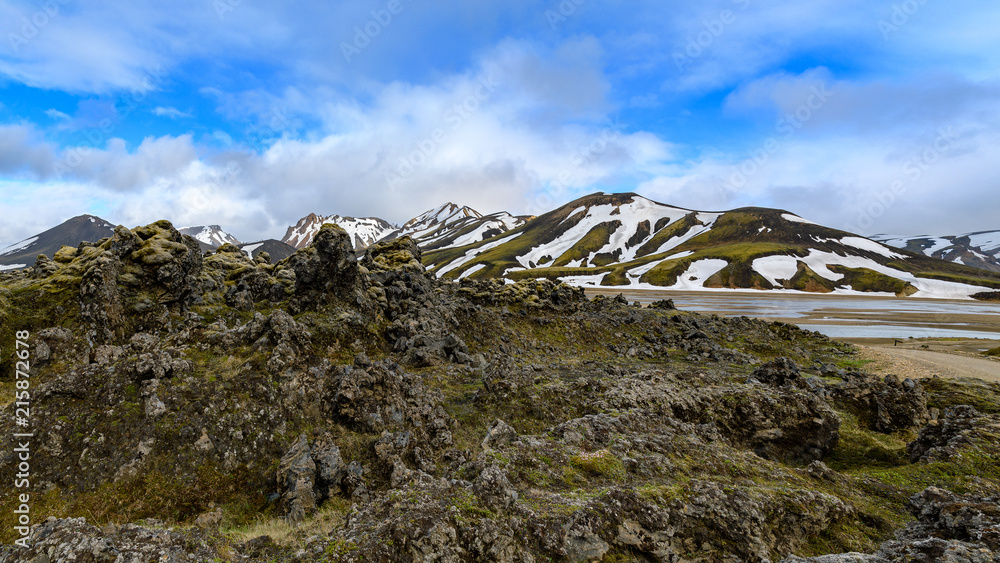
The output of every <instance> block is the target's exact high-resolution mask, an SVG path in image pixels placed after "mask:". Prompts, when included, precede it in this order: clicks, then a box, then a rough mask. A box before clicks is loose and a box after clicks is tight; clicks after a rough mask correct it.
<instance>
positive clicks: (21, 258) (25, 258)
mask: <svg viewBox="0 0 1000 563" xmlns="http://www.w3.org/2000/svg"><path fill="white" fill-rule="evenodd" d="M114 231H115V226H114V225H112V224H111V223H109V222H107V221H105V220H104V219H101V218H100V217H95V216H93V215H80V216H78V217H73V218H72V219H70V220H68V221H66V222H64V223H62V224H60V225H58V226H55V227H53V228H51V229H49V230H47V231H45V232H43V233H39V234H37V235H35V236H33V237H31V238H28V239H25V240H22V241H21V242H17V243H14V244H12V245H10V246H8V247H7V248H3V249H0V270H13V269H20V268H27V267H28V266H31V265H33V264H34V263H35V259H36V258H38V255H39V254H44V255H46V256H48V257H49V258H52V256H53V255H54V254H55V253H56V251H57V250H59V249H60V248H61V247H63V246H74V247H75V246H78V245H79V244H80V243H81V242H83V241H90V242H96V241H99V240H101V239H102V238H104V237H109V236H111V235H113V234H114Z"/></svg>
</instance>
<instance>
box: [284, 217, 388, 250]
mask: <svg viewBox="0 0 1000 563" xmlns="http://www.w3.org/2000/svg"><path fill="white" fill-rule="evenodd" d="M325 224H337V225H339V226H340V227H341V228H342V229H344V230H345V231H347V234H348V235H350V237H351V242H352V244H353V245H354V249H355V250H359V249H362V248H367V247H369V246H371V245H373V244H375V243H376V242H378V241H379V240H381V239H383V238H385V237H386V236H387V235H389V234H390V233H392V232H393V231H395V230H396V226H395V225H393V224H391V223H389V222H388V221H385V220H383V219H379V218H378V217H361V218H355V217H342V216H340V215H329V216H326V217H324V216H320V215H316V214H315V213H311V214H309V215H307V216H305V217H303V218H302V219H299V222H298V223H296V224H295V225H294V226H291V227H288V231H287V232H286V233H285V236H284V237H282V239H281V242H283V243H285V244H287V245H290V246H293V247H295V248H299V249H301V248H305V247H307V246H309V243H311V242H312V240H313V237H315V236H316V234H317V233H319V231H320V229H321V228H323V225H325Z"/></svg>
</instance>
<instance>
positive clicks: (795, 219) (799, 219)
mask: <svg viewBox="0 0 1000 563" xmlns="http://www.w3.org/2000/svg"><path fill="white" fill-rule="evenodd" d="M781 217H782V218H783V219H784V220H785V221H791V222H793V223H805V224H807V225H815V224H816V223H813V222H812V221H810V220H808V219H803V218H802V217H799V216H798V215H792V214H791V213H782V214H781Z"/></svg>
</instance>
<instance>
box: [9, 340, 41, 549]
mask: <svg viewBox="0 0 1000 563" xmlns="http://www.w3.org/2000/svg"><path fill="white" fill-rule="evenodd" d="M5 328H6V327H5ZM30 336H31V334H30V333H29V332H28V331H26V330H20V331H17V332H16V333H14V337H15V340H14V358H15V360H14V361H15V366H14V367H15V379H14V381H15V383H14V388H15V393H14V398H15V403H14V409H15V411H14V423H15V425H16V429H15V431H14V433H13V436H12V437H13V438H14V443H15V444H17V447H15V448H14V461H15V462H16V463H17V473H15V474H14V488H15V489H16V490H17V502H15V505H16V506H17V508H15V509H14V522H15V525H14V532H15V533H16V534H17V536H18V538H17V539H16V540H14V543H15V544H16V545H18V546H20V547H23V548H28V547H30V546H29V545H28V536H29V535H30V534H31V493H29V492H27V491H28V490H29V489H30V488H31V439H32V438H34V437H35V434H34V432H30V431H29V430H30V427H31V373H30V368H31V349H30V346H29V344H28V338H29V337H30Z"/></svg>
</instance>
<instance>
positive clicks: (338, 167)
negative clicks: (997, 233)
mask: <svg viewBox="0 0 1000 563" xmlns="http://www.w3.org/2000/svg"><path fill="white" fill-rule="evenodd" d="M998 22H1000V5H998V4H996V3H995V2H987V1H985V0H977V1H973V0H952V1H950V2H944V1H943V0H905V1H898V0H897V1H887V2H881V1H871V0H865V1H855V0H836V1H834V0H806V1H803V0H799V1H794V2H793V1H783V0H774V1H771V2H762V1H759V0H717V1H705V2H699V3H691V2H673V1H663V0H660V1H657V2H651V1H650V2H647V1H644V0H633V1H631V2H622V1H615V0H608V1H598V0H562V1H561V2H560V1H551V2H526V1H523V0H507V1H504V2H498V1H493V0H483V1H480V2H475V3H468V2H466V3H459V2H452V1H442V2H435V3H429V2H421V1H419V0H416V1H415V0H374V1H369V0H358V1H354V2H350V3H346V2H293V3H279V2H271V1H266V0H177V1H175V2H171V3H163V2H149V1H143V0H132V1H129V2H120V1H108V2H103V3H101V4H100V5H96V6H95V5H94V4H93V3H84V2H80V1H78V0H44V1H42V0H36V1H22V0H0V34H2V35H0V214H2V216H3V217H4V219H3V221H2V222H0V245H5V243H12V242H15V241H17V240H20V239H23V238H25V237H28V236H31V235H33V234H35V233H37V232H39V231H42V230H44V229H47V228H49V227H51V226H53V225H55V224H57V223H59V222H61V221H63V220H65V219H68V218H69V217H72V216H75V215H79V214H82V213H92V214H96V215H100V216H102V217H104V218H105V219H108V220H109V221H112V222H115V223H122V224H125V225H128V226H134V225H139V224H145V223H148V222H151V221H154V220H157V219H160V218H168V219H170V220H172V221H174V223H175V224H177V225H178V226H186V225H196V224H209V223H217V224H221V225H222V226H223V227H224V228H226V229H227V230H228V231H230V232H232V233H233V234H234V235H236V236H237V237H239V238H241V239H244V240H252V239H260V238H265V237H276V238H277V237H280V236H281V235H282V234H283V233H284V231H285V229H286V227H287V226H288V225H290V224H294V223H295V222H296V221H297V220H298V219H299V218H300V217H302V216H304V215H306V214H308V213H320V214H334V213H336V214H341V215H353V216H369V215H375V216H381V217H383V218H385V219H388V220H390V221H394V222H402V221H405V220H407V219H408V218H410V217H412V216H414V215H417V214H418V213H420V212H422V211H424V210H426V209H429V208H432V207H434V206H436V205H439V204H440V203H443V202H445V201H454V202H456V203H460V204H466V205H470V206H472V207H474V208H476V209H478V210H480V211H483V212H492V211H498V210H507V211H511V212H513V213H519V214H520V213H539V212H542V211H547V210H549V209H551V208H552V207H555V206H556V205H560V204H562V203H565V202H567V201H569V200H571V199H573V198H575V197H577V196H579V195H583V194H586V193H590V192H593V191H601V190H602V191H637V192H639V193H641V194H643V195H645V196H647V197H650V198H652V199H655V200H658V201H662V202H664V203H668V204H672V205H678V206H682V207H688V208H693V209H702V210H721V209H730V208H735V207H741V206H748V205H756V206H767V207H781V208H785V209H788V210H791V211H793V212H795V213H798V214H800V215H802V216H804V217H807V218H809V219H812V220H814V221H817V222H819V223H823V224H826V225H829V226H832V227H837V228H842V229H846V230H850V231H854V232H860V233H862V234H874V233H896V234H925V233H926V234H955V233H964V232H971V231H977V230H995V229H1000V214H998V213H997V211H998V210H1000V195H998V194H1000V190H998V189H997V187H998V186H997V184H998V180H1000V143H998V141H1000V119H998V118H1000V103H998V102H1000V80H998V79H1000V34H997V33H996V25H997V23H998Z"/></svg>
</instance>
